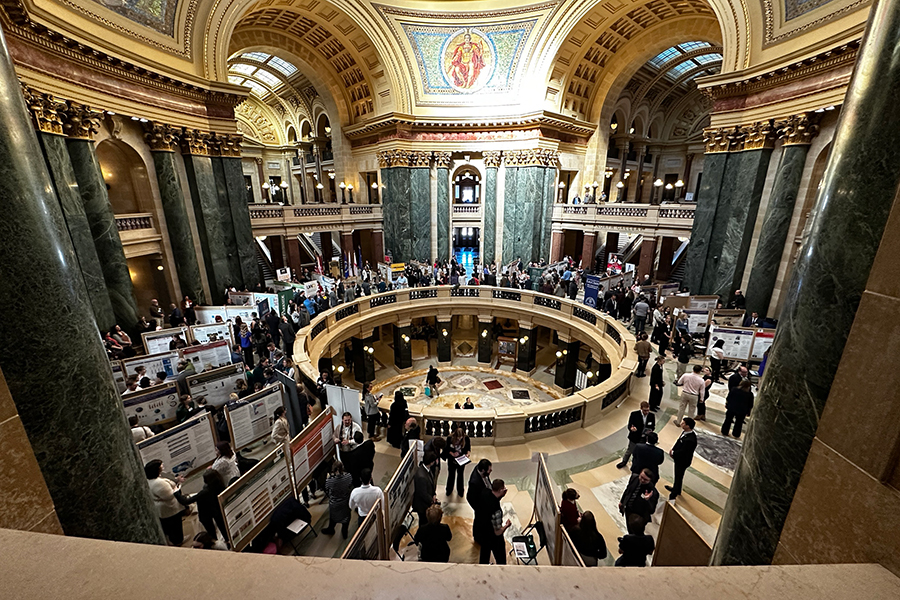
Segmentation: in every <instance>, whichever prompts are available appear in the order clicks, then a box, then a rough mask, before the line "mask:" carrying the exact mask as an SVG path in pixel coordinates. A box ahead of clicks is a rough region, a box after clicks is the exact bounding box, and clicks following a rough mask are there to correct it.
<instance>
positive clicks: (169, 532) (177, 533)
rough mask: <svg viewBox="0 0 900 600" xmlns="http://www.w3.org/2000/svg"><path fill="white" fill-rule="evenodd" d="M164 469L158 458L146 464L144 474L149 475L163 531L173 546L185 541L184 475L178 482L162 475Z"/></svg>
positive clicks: (154, 503)
mask: <svg viewBox="0 0 900 600" xmlns="http://www.w3.org/2000/svg"><path fill="white" fill-rule="evenodd" d="M162 471H163V462H162V461H161V460H159V459H158V458H155V459H153V460H151V461H150V462H148V463H147V464H146V465H144V474H145V475H146V476H147V483H148V484H149V486H150V496H151V497H152V498H153V505H154V506H155V507H156V513H157V516H158V517H159V522H160V524H161V525H162V530H163V533H165V534H166V538H168V540H169V542H170V543H171V544H172V545H173V546H180V545H181V544H182V543H183V542H184V524H183V523H182V521H181V517H182V515H183V514H184V511H185V508H184V507H183V506H182V505H181V502H180V501H179V496H180V495H181V484H182V483H184V477H181V476H179V477H178V478H177V480H176V481H177V483H176V482H173V481H171V480H169V479H165V478H164V477H160V475H161V474H162Z"/></svg>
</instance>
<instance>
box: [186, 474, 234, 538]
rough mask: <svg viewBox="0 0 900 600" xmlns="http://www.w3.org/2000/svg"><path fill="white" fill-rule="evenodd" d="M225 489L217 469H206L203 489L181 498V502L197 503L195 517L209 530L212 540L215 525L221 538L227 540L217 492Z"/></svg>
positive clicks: (214, 535) (214, 534) (214, 533)
mask: <svg viewBox="0 0 900 600" xmlns="http://www.w3.org/2000/svg"><path fill="white" fill-rule="evenodd" d="M223 491H225V482H224V481H222V476H221V475H219V472H218V471H214V470H212V469H207V470H206V471H205V472H204V473H203V489H202V490H200V491H199V492H197V493H196V494H193V495H191V496H187V497H186V498H183V499H182V503H183V504H193V503H194V502H196V503H197V518H198V519H199V520H200V524H201V525H203V528H204V529H206V531H208V532H209V535H211V536H212V539H213V541H215V540H216V539H218V538H217V537H216V527H217V526H218V528H219V532H220V533H221V534H222V539H224V540H227V539H228V538H227V534H226V531H228V530H227V529H225V518H224V517H223V516H222V508H221V507H220V506H219V494H221V493H222V492H223Z"/></svg>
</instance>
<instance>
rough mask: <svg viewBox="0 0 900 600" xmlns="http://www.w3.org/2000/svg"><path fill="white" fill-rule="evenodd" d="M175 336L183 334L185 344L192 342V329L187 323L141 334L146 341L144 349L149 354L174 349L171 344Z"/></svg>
mask: <svg viewBox="0 0 900 600" xmlns="http://www.w3.org/2000/svg"><path fill="white" fill-rule="evenodd" d="M175 336H181V339H182V340H184V343H185V344H190V343H191V329H190V327H188V326H187V325H183V326H181V327H170V328H169V329H161V330H159V331H147V332H144V333H142V334H141V338H142V339H143V341H144V350H145V351H146V352H147V354H158V353H160V352H168V351H169V350H174V349H175V348H171V347H170V346H169V344H170V343H171V342H172V341H173V340H174V339H175Z"/></svg>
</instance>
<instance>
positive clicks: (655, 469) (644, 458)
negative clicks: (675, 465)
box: [631, 431, 666, 483]
mask: <svg viewBox="0 0 900 600" xmlns="http://www.w3.org/2000/svg"><path fill="white" fill-rule="evenodd" d="M658 442H659V436H657V435H656V432H655V431H651V432H650V433H648V434H647V442H646V443H643V444H638V445H637V446H635V447H634V453H633V454H632V455H631V472H632V473H633V474H634V475H635V476H636V475H637V474H638V473H640V472H641V471H643V470H644V469H648V470H649V471H650V472H651V473H653V483H656V482H657V481H659V465H661V464H663V461H664V460H665V458H666V453H665V452H663V451H662V448H657V447H656V444H657V443H658Z"/></svg>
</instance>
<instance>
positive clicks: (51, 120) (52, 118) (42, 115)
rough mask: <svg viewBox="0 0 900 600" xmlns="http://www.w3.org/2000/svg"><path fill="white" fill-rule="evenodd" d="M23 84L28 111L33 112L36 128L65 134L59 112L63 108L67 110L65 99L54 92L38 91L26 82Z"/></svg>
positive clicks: (32, 116) (32, 118) (44, 131)
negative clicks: (57, 96)
mask: <svg viewBox="0 0 900 600" xmlns="http://www.w3.org/2000/svg"><path fill="white" fill-rule="evenodd" d="M20 83H21V82H20ZM21 86H22V95H23V96H24V97H25V105H26V106H27V107H28V112H30V113H31V120H32V121H33V122H34V127H35V129H37V130H38V131H41V132H43V133H53V134H56V135H63V122H62V118H61V117H60V116H59V113H60V111H61V110H65V108H66V103H65V101H64V100H60V99H58V98H56V97H54V96H53V95H52V94H44V93H41V92H38V91H36V90H34V89H32V88H31V87H29V86H27V85H25V84H24V83H22V84H21Z"/></svg>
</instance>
